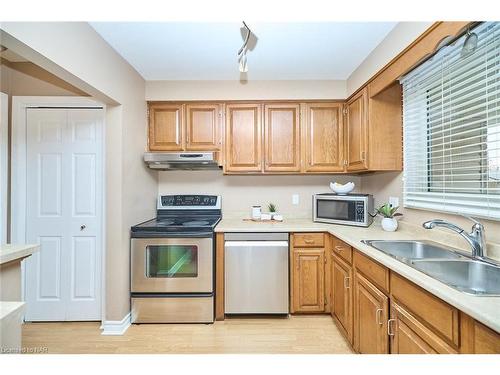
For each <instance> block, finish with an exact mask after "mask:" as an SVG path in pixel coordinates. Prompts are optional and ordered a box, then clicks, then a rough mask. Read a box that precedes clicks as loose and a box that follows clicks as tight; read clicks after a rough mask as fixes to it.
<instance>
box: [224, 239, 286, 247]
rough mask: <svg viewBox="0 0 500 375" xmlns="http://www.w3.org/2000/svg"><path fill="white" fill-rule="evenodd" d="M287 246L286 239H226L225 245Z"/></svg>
mask: <svg viewBox="0 0 500 375" xmlns="http://www.w3.org/2000/svg"><path fill="white" fill-rule="evenodd" d="M263 246H266V247H287V248H288V241H226V242H225V247H263Z"/></svg>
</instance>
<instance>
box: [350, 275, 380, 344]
mask: <svg viewBox="0 0 500 375" xmlns="http://www.w3.org/2000/svg"><path fill="white" fill-rule="evenodd" d="M353 300H354V302H353V308H354V349H355V350H356V351H357V352H359V353H363V354H387V353H389V337H388V336H387V320H388V317H389V314H388V312H389V299H388V297H387V296H386V295H385V294H384V293H383V292H382V291H381V290H379V289H378V288H377V287H376V286H375V285H373V284H372V283H371V282H370V281H368V279H366V278H365V277H364V276H363V275H361V274H360V273H358V272H355V275H354V299H353Z"/></svg>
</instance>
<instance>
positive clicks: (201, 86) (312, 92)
mask: <svg viewBox="0 0 500 375" xmlns="http://www.w3.org/2000/svg"><path fill="white" fill-rule="evenodd" d="M346 97H347V96H346V81H248V82H246V83H241V82H239V81H147V82H146V100H252V99H255V100H256V99H345V98H346Z"/></svg>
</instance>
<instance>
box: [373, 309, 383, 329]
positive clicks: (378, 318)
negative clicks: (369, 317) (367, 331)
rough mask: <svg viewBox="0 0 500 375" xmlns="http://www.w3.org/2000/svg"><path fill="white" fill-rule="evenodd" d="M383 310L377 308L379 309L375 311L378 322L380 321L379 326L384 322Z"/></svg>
mask: <svg viewBox="0 0 500 375" xmlns="http://www.w3.org/2000/svg"><path fill="white" fill-rule="evenodd" d="M382 311H383V310H382V309H377V311H376V312H375V317H376V319H377V323H378V325H379V326H381V325H382V324H384V323H383V322H382Z"/></svg>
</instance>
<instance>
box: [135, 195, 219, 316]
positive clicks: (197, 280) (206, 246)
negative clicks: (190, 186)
mask: <svg viewBox="0 0 500 375" xmlns="http://www.w3.org/2000/svg"><path fill="white" fill-rule="evenodd" d="M221 216H222V214H221V197H220V196H217V195H161V196H159V197H158V207H157V217H156V218H155V219H153V220H149V221H146V222H144V223H141V224H138V225H136V226H133V227H132V228H131V237H132V239H131V256H130V272H131V303H132V323H209V322H213V321H214V253H215V252H214V228H215V226H216V225H217V223H218V222H219V221H220V219H221Z"/></svg>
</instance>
